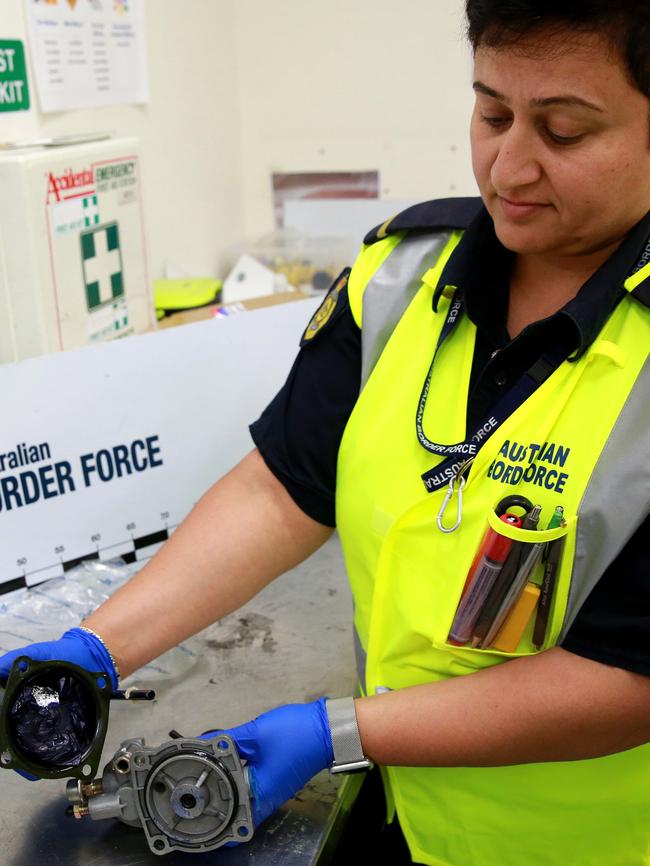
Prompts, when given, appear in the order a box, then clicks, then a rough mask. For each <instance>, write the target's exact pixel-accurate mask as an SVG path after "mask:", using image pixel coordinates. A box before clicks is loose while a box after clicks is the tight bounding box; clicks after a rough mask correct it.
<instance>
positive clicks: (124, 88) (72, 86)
mask: <svg viewBox="0 0 650 866" xmlns="http://www.w3.org/2000/svg"><path fill="white" fill-rule="evenodd" d="M24 3H25V14H26V18H27V27H28V32H29V37H30V48H31V54H32V62H33V65H34V72H35V75H36V85H37V90H38V98H39V103H40V106H41V110H42V111H65V110H67V109H72V108H94V107H96V106H102V105H116V104H124V103H141V102H147V101H148V99H149V82H148V76H147V51H146V42H145V27H144V4H143V0H46V2H44V0H24Z"/></svg>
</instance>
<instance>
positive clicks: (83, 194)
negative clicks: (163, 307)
mask: <svg viewBox="0 0 650 866" xmlns="http://www.w3.org/2000/svg"><path fill="white" fill-rule="evenodd" d="M0 190H1V191H2V194H1V195H0V363H6V362H9V361H18V360H21V359H23V358H30V357H34V356H37V355H44V354H49V353H52V352H58V351H62V350H66V349H75V348H78V347H81V346H85V345H88V344H91V343H96V342H103V341H106V340H113V339H115V338H118V337H123V336H126V335H128V334H139V333H143V332H144V331H146V330H150V329H151V328H152V327H153V321H154V320H153V303H152V295H151V286H150V282H149V276H148V273H147V256H146V243H145V229H144V214H143V209H142V168H141V158H140V153H139V147H138V141H137V139H135V138H114V139H112V138H108V137H106V138H104V139H103V140H98V141H91V142H85V143H79V144H69V145H66V146H61V147H48V146H35V147H30V148H27V149H19V150H7V151H4V152H2V153H0Z"/></svg>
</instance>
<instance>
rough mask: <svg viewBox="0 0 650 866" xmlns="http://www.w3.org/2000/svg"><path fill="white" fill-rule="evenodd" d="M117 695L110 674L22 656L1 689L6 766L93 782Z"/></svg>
mask: <svg viewBox="0 0 650 866" xmlns="http://www.w3.org/2000/svg"><path fill="white" fill-rule="evenodd" d="M111 697H112V689H111V683H110V679H109V677H108V674H106V673H102V672H97V673H89V672H88V671H86V670H84V669H83V668H80V667H78V666H77V665H74V664H71V663H69V662H62V661H49V662H38V661H34V660H33V659H31V658H29V656H27V655H25V656H20V657H19V658H17V659H16V660H15V662H14V664H13V666H12V668H11V671H10V673H9V678H8V680H7V684H6V686H5V688H4V689H0V767H2V768H3V769H7V770H21V771H23V772H27V773H30V774H32V775H34V776H37V777H40V778H41V779H61V778H65V777H67V776H73V777H74V778H76V779H81V780H83V779H92V777H93V776H94V775H95V773H96V772H97V768H98V766H99V762H100V759H101V753H102V747H103V745H104V739H105V737H106V730H107V727H108V714H109V704H110V701H111Z"/></svg>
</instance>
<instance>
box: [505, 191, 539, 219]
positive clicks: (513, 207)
mask: <svg viewBox="0 0 650 866" xmlns="http://www.w3.org/2000/svg"><path fill="white" fill-rule="evenodd" d="M497 198H498V200H499V206H500V208H501V211H502V213H503V215H504V216H506V217H507V218H508V219H515V220H516V219H526V218H527V217H531V216H535V215H536V214H538V213H540V211H542V210H544V209H545V208H547V207H550V205H548V204H543V203H541V202H536V201H512V200H511V199H508V198H504V196H501V195H497Z"/></svg>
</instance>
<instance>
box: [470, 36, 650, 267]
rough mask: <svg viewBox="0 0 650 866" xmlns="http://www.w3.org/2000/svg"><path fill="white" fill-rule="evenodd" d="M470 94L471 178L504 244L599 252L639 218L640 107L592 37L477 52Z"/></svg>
mask: <svg viewBox="0 0 650 866" xmlns="http://www.w3.org/2000/svg"><path fill="white" fill-rule="evenodd" d="M474 90H475V92H476V105H475V108H474V113H473V115H472V123H471V143H472V162H473V166H474V174H475V176H476V180H477V183H478V186H479V189H480V192H481V196H482V197H483V201H484V202H485V205H486V207H487V209H488V211H489V212H490V214H491V216H492V218H493V220H494V224H495V228H496V232H497V235H498V237H499V239H500V240H501V242H502V243H503V244H504V246H506V247H507V248H509V249H511V250H514V251H515V252H518V253H520V254H522V255H527V254H528V255H531V254H532V255H537V256H539V255H542V256H548V257H552V258H556V259H562V258H564V257H567V256H568V257H573V256H581V255H590V254H594V253H595V252H597V251H599V250H603V251H607V254H608V253H609V251H610V249H611V248H613V247H615V246H616V245H617V244H618V243H619V242H620V240H621V239H622V238H623V237H624V236H625V234H626V233H627V232H628V231H629V230H630V228H632V226H633V225H634V224H635V223H637V222H638V221H639V220H640V219H641V217H643V216H644V215H645V214H646V213H647V211H648V210H650V101H649V100H648V99H647V97H645V96H644V95H643V94H642V93H641V92H640V91H639V90H637V89H636V88H635V87H634V86H633V85H632V84H631V82H630V80H629V78H628V75H627V71H626V68H625V66H624V65H623V62H622V61H621V59H620V58H619V57H618V55H617V54H616V53H615V52H614V51H613V50H612V48H611V46H610V45H609V43H608V42H607V41H606V40H605V39H604V38H603V37H602V36H600V35H598V34H572V33H568V34H559V35H558V34H551V35H548V36H544V35H543V34H537V35H535V37H534V38H532V37H530V38H527V39H526V40H525V41H522V42H520V43H518V44H517V45H514V46H506V47H502V48H483V47H480V46H479V48H478V49H477V51H476V55H475V66H474ZM605 257H606V256H605Z"/></svg>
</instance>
